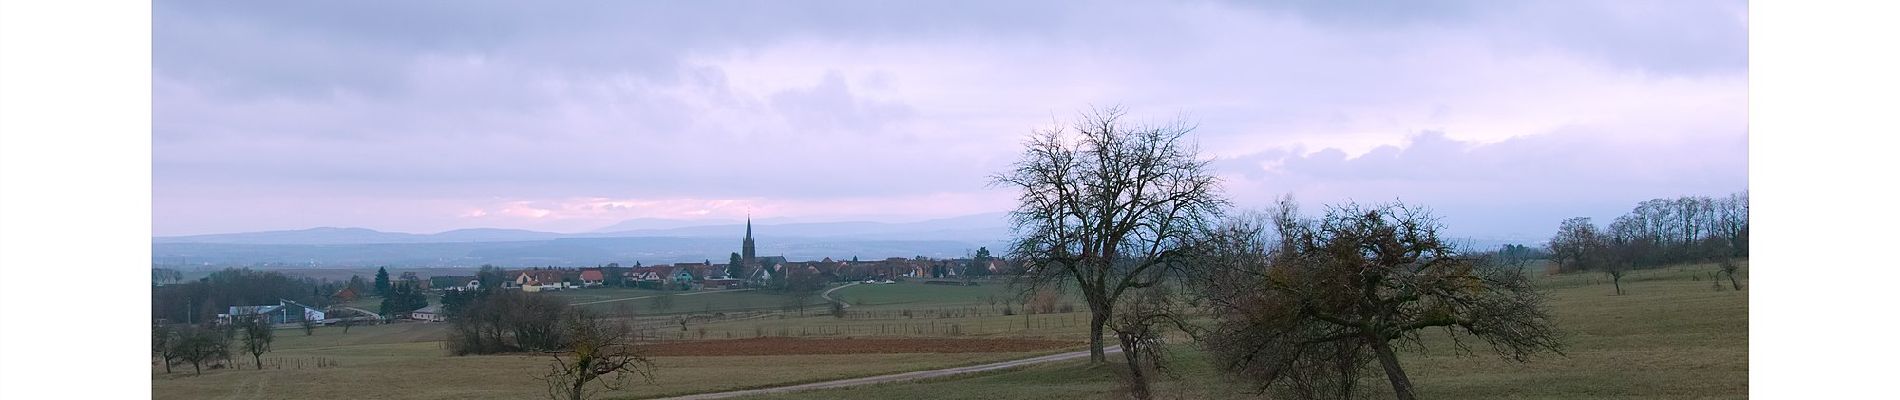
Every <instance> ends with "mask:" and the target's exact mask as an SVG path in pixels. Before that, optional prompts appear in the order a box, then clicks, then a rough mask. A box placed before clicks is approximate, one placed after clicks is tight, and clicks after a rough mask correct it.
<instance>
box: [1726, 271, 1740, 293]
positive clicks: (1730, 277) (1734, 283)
mask: <svg viewBox="0 0 1900 400" xmlns="http://www.w3.org/2000/svg"><path fill="white" fill-rule="evenodd" d="M1728 284H1729V286H1732V287H1734V288H1735V290H1742V283H1741V282H1737V281H1735V273H1734V272H1730V273H1728Z"/></svg>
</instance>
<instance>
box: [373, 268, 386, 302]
mask: <svg viewBox="0 0 1900 400" xmlns="http://www.w3.org/2000/svg"><path fill="white" fill-rule="evenodd" d="M376 295H377V296H388V295H389V269H387V268H383V267H376Z"/></svg>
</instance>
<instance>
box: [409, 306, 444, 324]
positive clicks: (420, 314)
mask: <svg viewBox="0 0 1900 400" xmlns="http://www.w3.org/2000/svg"><path fill="white" fill-rule="evenodd" d="M409 319H413V320H417V321H428V322H442V321H447V320H448V318H446V317H443V316H442V313H441V312H440V308H438V306H436V305H433V304H431V305H429V306H428V307H423V308H418V309H416V310H415V311H410V312H409Z"/></svg>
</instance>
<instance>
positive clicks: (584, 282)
mask: <svg viewBox="0 0 1900 400" xmlns="http://www.w3.org/2000/svg"><path fill="white" fill-rule="evenodd" d="M606 281H607V275H606V274H603V273H601V272H600V269H598V268H594V269H583V270H581V287H595V286H600V285H601V284H604V283H606Z"/></svg>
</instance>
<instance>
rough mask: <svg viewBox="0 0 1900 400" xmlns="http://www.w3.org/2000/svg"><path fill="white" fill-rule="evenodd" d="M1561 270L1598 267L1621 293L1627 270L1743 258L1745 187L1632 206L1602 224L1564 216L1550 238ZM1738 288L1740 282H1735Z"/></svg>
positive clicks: (1746, 227) (1650, 201)
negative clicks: (1715, 195)
mask: <svg viewBox="0 0 1900 400" xmlns="http://www.w3.org/2000/svg"><path fill="white" fill-rule="evenodd" d="M1549 250H1550V255H1551V260H1552V261H1553V262H1555V263H1557V265H1558V269H1559V270H1560V271H1563V272H1574V271H1601V272H1604V273H1606V274H1609V275H1610V278H1611V281H1612V282H1613V283H1614V284H1615V286H1616V292H1617V293H1618V294H1621V293H1622V292H1623V288H1622V278H1623V275H1624V274H1625V273H1626V272H1628V271H1629V270H1632V269H1638V268H1647V267H1655V266H1660V265H1667V264H1674V263H1684V262H1704V261H1715V262H1728V260H1730V259H1733V258H1745V257H1748V192H1747V191H1742V192H1738V193H1735V194H1731V195H1729V196H1727V197H1724V198H1721V199H1711V198H1708V197H1681V198H1677V199H1674V200H1670V199H1653V200H1649V201H1644V202H1642V203H1639V204H1637V205H1636V208H1634V209H1632V210H1630V212H1629V213H1628V214H1624V215H1622V216H1620V217H1617V218H1616V220H1615V221H1613V222H1611V223H1610V225H1609V226H1607V227H1598V226H1597V225H1596V224H1595V223H1593V222H1592V221H1591V220H1590V218H1588V217H1576V218H1570V219H1566V220H1564V221H1563V222H1562V223H1560V224H1558V226H1557V234H1556V235H1554V236H1552V237H1551V239H1550V242H1549ZM1737 287H1738V288H1739V285H1737Z"/></svg>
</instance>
